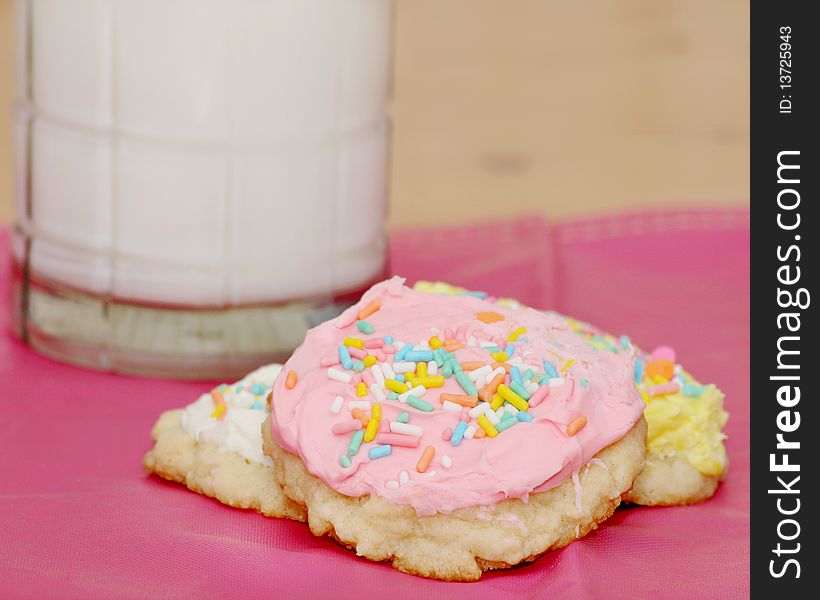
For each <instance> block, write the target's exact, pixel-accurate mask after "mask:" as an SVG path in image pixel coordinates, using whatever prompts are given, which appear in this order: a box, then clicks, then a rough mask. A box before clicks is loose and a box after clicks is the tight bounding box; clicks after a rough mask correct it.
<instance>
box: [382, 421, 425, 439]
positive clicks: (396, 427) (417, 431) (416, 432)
mask: <svg viewBox="0 0 820 600" xmlns="http://www.w3.org/2000/svg"><path fill="white" fill-rule="evenodd" d="M390 431H392V432H393V433H398V434H400V435H412V436H413V437H421V436H422V435H424V429H422V428H421V427H419V426H418V425H410V424H409V423H399V422H397V421H392V422H391V423H390Z"/></svg>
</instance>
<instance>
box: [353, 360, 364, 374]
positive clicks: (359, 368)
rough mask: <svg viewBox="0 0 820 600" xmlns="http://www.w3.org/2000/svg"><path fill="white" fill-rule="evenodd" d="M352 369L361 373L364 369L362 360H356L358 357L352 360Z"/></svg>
mask: <svg viewBox="0 0 820 600" xmlns="http://www.w3.org/2000/svg"><path fill="white" fill-rule="evenodd" d="M353 370H354V371H356V372H357V373H361V372H362V371H364V363H363V362H362V361H360V360H358V359H357V360H354V361H353Z"/></svg>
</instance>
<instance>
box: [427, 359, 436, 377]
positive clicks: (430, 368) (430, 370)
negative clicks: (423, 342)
mask: <svg viewBox="0 0 820 600" xmlns="http://www.w3.org/2000/svg"><path fill="white" fill-rule="evenodd" d="M427 374H428V375H438V365H437V364H436V361H434V360H431V361H430V362H429V363H427Z"/></svg>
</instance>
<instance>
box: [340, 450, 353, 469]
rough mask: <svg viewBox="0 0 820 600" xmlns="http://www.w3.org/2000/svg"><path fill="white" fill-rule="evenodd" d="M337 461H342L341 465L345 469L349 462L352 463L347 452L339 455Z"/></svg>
mask: <svg viewBox="0 0 820 600" xmlns="http://www.w3.org/2000/svg"><path fill="white" fill-rule="evenodd" d="M339 462H340V463H342V466H343V467H344V468H345V469H346V468H348V467H349V466H350V465H351V464H353V463H352V462H351V461H350V457H349V456H348V455H347V454H342V455H341V456H340V457H339Z"/></svg>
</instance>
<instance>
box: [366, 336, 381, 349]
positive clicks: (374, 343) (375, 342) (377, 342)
mask: <svg viewBox="0 0 820 600" xmlns="http://www.w3.org/2000/svg"><path fill="white" fill-rule="evenodd" d="M382 346H384V339H383V338H373V339H372V340H365V342H364V347H365V348H381V347H382Z"/></svg>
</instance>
